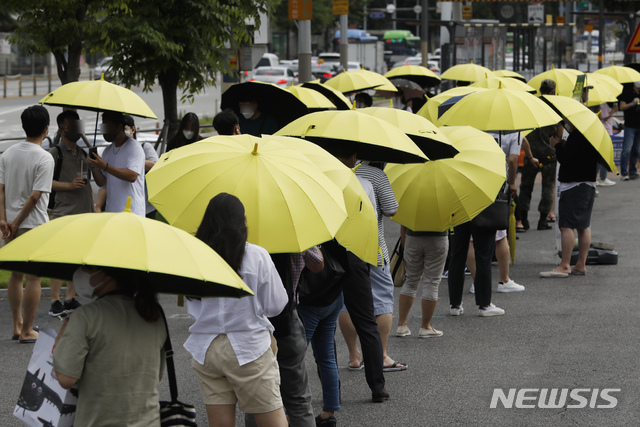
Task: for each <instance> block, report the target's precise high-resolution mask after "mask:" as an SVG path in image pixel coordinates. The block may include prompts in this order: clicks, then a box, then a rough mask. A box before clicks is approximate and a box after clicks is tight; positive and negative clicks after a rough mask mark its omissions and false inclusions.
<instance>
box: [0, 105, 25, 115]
mask: <svg viewBox="0 0 640 427" xmlns="http://www.w3.org/2000/svg"><path fill="white" fill-rule="evenodd" d="M25 108H27V107H24V106H23V107H16V108H11V109H9V110H4V111H0V115H2V114H9V113H15V112H16V111H20V110H24V109H25Z"/></svg>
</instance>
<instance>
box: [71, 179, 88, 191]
mask: <svg viewBox="0 0 640 427" xmlns="http://www.w3.org/2000/svg"><path fill="white" fill-rule="evenodd" d="M68 185H69V190H77V189H78V188H82V187H84V186H85V185H86V183H85V182H84V179H82V178H75V179H74V180H73V181H71V182H70V183H69V184H68Z"/></svg>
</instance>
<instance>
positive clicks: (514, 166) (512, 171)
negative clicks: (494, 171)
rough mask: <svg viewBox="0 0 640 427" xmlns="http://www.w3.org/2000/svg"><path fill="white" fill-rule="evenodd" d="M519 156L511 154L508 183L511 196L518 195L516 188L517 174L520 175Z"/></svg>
mask: <svg viewBox="0 0 640 427" xmlns="http://www.w3.org/2000/svg"><path fill="white" fill-rule="evenodd" d="M518 157H519V156H518V155H517V154H509V158H508V160H507V161H508V163H509V168H508V172H509V173H508V175H507V182H508V183H509V191H510V192H511V194H514V195H515V194H517V193H518V187H516V174H517V173H518Z"/></svg>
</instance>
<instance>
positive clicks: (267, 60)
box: [253, 53, 280, 70]
mask: <svg viewBox="0 0 640 427" xmlns="http://www.w3.org/2000/svg"><path fill="white" fill-rule="evenodd" d="M278 65H280V59H278V55H276V54H275V53H265V54H264V55H262V58H260V61H258V63H257V64H256V66H255V67H254V68H253V69H254V70H255V69H256V68H258V67H277V66H278Z"/></svg>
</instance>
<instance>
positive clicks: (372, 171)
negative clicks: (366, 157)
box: [356, 163, 398, 267]
mask: <svg viewBox="0 0 640 427" xmlns="http://www.w3.org/2000/svg"><path fill="white" fill-rule="evenodd" d="M356 175H357V176H358V177H361V178H365V179H366V180H367V181H369V182H371V185H372V186H373V192H374V194H375V196H376V209H377V214H378V245H380V248H381V249H382V256H383V257H384V262H385V263H386V264H388V263H389V248H387V242H386V241H385V238H384V215H392V214H395V213H396V212H397V211H398V201H397V200H396V195H395V194H394V192H393V189H392V188H391V184H390V183H389V178H388V177H387V174H386V173H384V171H382V170H380V169H378V168H376V167H374V166H369V165H368V164H365V163H362V164H361V165H360V167H359V168H358V169H356ZM382 265H383V263H382V258H381V257H380V254H378V266H379V267H382Z"/></svg>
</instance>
